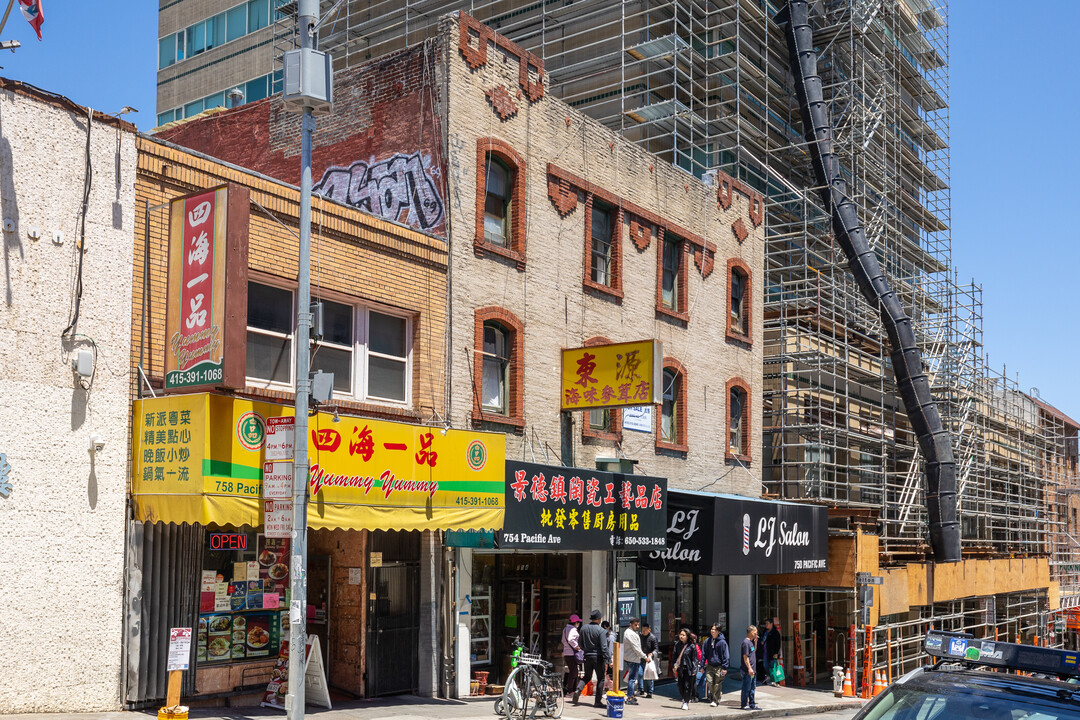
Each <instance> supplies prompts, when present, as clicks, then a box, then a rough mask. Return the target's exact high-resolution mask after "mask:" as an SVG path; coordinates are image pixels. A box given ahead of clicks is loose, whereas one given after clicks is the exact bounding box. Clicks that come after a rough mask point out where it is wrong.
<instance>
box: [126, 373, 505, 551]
mask: <svg viewBox="0 0 1080 720" xmlns="http://www.w3.org/2000/svg"><path fill="white" fill-rule="evenodd" d="M134 410H135V412H134V417H135V421H134V422H135V433H134V438H133V443H132V445H133V447H134V458H133V472H134V475H133V479H132V493H133V495H134V498H135V506H136V513H137V515H138V517H139V518H140V519H141V520H160V521H163V522H177V523H180V522H198V523H202V524H210V523H216V524H219V525H233V526H237V527H238V526H240V525H251V526H253V527H258V526H259V525H262V524H263V523H264V521H265V520H266V517H265V506H264V504H263V499H264V498H266V499H267V500H266V501H267V502H269V501H270V500H276V502H275V504H274V505H273V506H272V507H273V508H275V509H277V508H278V507H279V506H278V504H277V503H281V502H282V501H286V502H287V501H288V499H289V498H291V496H292V492H291V482H289V481H288V478H289V477H291V473H290V472H289V470H290V468H289V466H288V464H287V463H283V462H280V461H278V462H269V463H268V462H266V460H265V455H266V452H267V448H266V446H265V443H264V442H263V432H262V430H261V428H264V427H265V428H270V427H280V425H282V423H279V422H276V420H277V419H279V418H282V417H288V415H289V414H290V413H291V412H292V408H290V407H287V406H283V405H274V404H271V403H263V402H256V401H253V400H248V399H243V398H233V397H229V396H225V395H216V394H188V395H169V396H165V397H160V398H146V399H143V400H139V401H136V403H135V408H134ZM310 428H311V432H310V434H309V436H308V438H307V441H308V454H309V462H310V474H309V476H308V489H309V493H310V497H311V503H310V504H309V506H308V522H309V524H310V525H311V526H312V527H315V528H320V527H325V528H338V527H340V528H355V529H361V528H389V529H402V530H425V529H443V530H445V529H478V530H493V529H495V528H498V527H501V526H502V523H503V519H502V513H503V507H504V506H503V497H504V487H505V483H504V476H503V462H504V458H505V440H504V436H503V435H501V434H495V433H483V432H472V431H468V432H467V431H463V430H447V431H446V433H445V434H444V433H443V432H442V431H441V430H440V429H438V428H431V427H427V426H423V425H407V424H405V423H395V422H389V421H385V420H372V419H368V418H349V417H344V416H342V417H340V422H334V421H333V419H332V417H331V416H330V415H328V414H324V413H320V414H318V415H316V416H314V417H312V418H311V420H310ZM256 429H258V432H255V430H256ZM265 473H269V476H267V475H266V474H265ZM264 482H266V487H264ZM271 485H273V486H276V487H274V488H271V487H270V486H271ZM268 489H269V490H270V493H267V492H266V491H267V490H268ZM286 489H288V490H289V492H288V493H285V492H283V491H284V490H286ZM275 490H276V493H277V494H281V495H283V497H279V498H276V499H275V498H273V497H272V495H271V493H275ZM269 532H270V529H269V527H268V528H267V533H269Z"/></svg>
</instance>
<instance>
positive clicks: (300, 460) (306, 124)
mask: <svg viewBox="0 0 1080 720" xmlns="http://www.w3.org/2000/svg"><path fill="white" fill-rule="evenodd" d="M297 15H298V17H297V34H298V35H299V37H300V48H299V49H298V50H290V51H288V52H286V53H285V57H284V59H283V66H284V85H285V87H284V90H283V92H282V100H283V101H284V103H285V107H286V108H287V109H289V110H294V111H299V112H301V113H302V114H301V116H300V123H301V125H300V263H299V265H300V271H299V274H298V277H297V285H298V288H297V293H296V295H297V318H296V335H295V342H296V411H295V414H296V419H295V423H296V426H295V427H296V436H295V437H296V444H295V448H294V455H293V458H294V459H293V516H292V517H293V532H292V547H291V552H292V567H291V581H290V596H291V597H290V601H289V692H288V694H287V695H286V697H285V710H286V713H287V714H288V718H289V720H302V719H303V717H304V700H305V698H304V673H305V670H306V656H307V653H306V645H307V492H308V407H309V400H308V399H309V396H310V390H311V378H310V375H309V355H308V353H309V352H310V347H309V345H310V336H311V141H312V134H313V133H314V132H315V117H314V115H315V113H316V112H318V113H319V114H324V113H328V112H330V109H331V103H332V94H333V90H332V78H331V70H330V57H329V55H327V54H326V53H320V52H318V50H317V49H316V47H315V45H316V37H317V35H316V33H317V31H318V24H319V0H299V2H298V4H297Z"/></svg>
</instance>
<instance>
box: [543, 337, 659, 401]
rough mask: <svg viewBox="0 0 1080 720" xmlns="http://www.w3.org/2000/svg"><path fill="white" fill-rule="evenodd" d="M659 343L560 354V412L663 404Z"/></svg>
mask: <svg viewBox="0 0 1080 720" xmlns="http://www.w3.org/2000/svg"><path fill="white" fill-rule="evenodd" d="M663 359H664V350H663V346H662V344H661V343H660V341H659V340H642V341H640V342H629V343H615V344H613V345H594V346H591V347H583V348H574V349H572V350H563V351H562V385H561V388H560V392H561V396H562V397H561V400H560V402H561V405H562V409H563V410H593V409H596V408H610V407H627V406H632V405H655V404H657V403H660V402H662V401H663V398H662V392H663V388H662V387H661V384H662V380H661V378H662V377H663V369H664V368H663V366H664V363H663Z"/></svg>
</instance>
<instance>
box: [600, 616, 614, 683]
mask: <svg viewBox="0 0 1080 720" xmlns="http://www.w3.org/2000/svg"><path fill="white" fill-rule="evenodd" d="M600 627H602V628H603V629H604V632H605V633H606V634H605V635H604V642H605V643H607V666H606V667H605V668H604V670H605V671H606V672H607V676H608V677H609V678H613V677H615V671H614V669H613V668H612V666H611V664H612V663H613V662H614V661H615V633H614V632H613V631H612V629H611V623H610V622H608V621H607V620H605V621H604V622H602V623H600Z"/></svg>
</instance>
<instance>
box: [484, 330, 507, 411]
mask: <svg viewBox="0 0 1080 720" xmlns="http://www.w3.org/2000/svg"><path fill="white" fill-rule="evenodd" d="M483 363H484V370H483V375H482V377H483V380H482V387H481V398H482V400H481V406H482V408H483V409H484V410H488V411H490V412H494V413H498V414H500V415H507V414H509V396H510V390H509V388H510V333H509V332H508V331H507V329H506V328H505V327H503V326H502V325H501V324H500V323H497V322H492V321H488V322H485V323H484V349H483Z"/></svg>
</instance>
